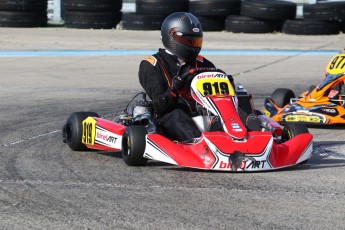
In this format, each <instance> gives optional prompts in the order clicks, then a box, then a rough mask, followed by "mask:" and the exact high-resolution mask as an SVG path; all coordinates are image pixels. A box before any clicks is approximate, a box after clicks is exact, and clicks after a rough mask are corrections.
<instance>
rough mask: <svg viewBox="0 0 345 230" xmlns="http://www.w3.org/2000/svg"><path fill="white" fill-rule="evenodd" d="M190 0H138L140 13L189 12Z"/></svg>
mask: <svg viewBox="0 0 345 230" xmlns="http://www.w3.org/2000/svg"><path fill="white" fill-rule="evenodd" d="M187 11H188V0H174V1H171V0H136V13H138V14H165V15H168V14H171V13H174V12H187Z"/></svg>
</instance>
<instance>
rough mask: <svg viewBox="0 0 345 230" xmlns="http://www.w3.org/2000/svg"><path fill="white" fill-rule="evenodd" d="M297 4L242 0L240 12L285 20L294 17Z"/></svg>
mask: <svg viewBox="0 0 345 230" xmlns="http://www.w3.org/2000/svg"><path fill="white" fill-rule="evenodd" d="M296 9H297V5H296V4H295V3H292V2H285V1H272V0H243V1H242V5H241V14H242V15H245V16H249V17H255V18H260V19H271V20H286V19H294V18H295V17H296Z"/></svg>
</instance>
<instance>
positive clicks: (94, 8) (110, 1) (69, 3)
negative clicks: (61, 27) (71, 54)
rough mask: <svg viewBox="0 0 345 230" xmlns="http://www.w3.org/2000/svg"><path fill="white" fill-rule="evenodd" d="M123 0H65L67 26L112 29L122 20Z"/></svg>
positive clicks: (64, 9)
mask: <svg viewBox="0 0 345 230" xmlns="http://www.w3.org/2000/svg"><path fill="white" fill-rule="evenodd" d="M121 8H122V0H64V1H63V11H64V17H63V19H64V21H65V27H67V28H77V29H112V28H116V26H117V24H118V23H119V22H120V20H121V15H122V13H121Z"/></svg>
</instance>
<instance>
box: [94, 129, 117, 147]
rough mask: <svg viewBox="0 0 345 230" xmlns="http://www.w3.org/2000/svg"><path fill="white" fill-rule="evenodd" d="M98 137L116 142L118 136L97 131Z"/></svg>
mask: <svg viewBox="0 0 345 230" xmlns="http://www.w3.org/2000/svg"><path fill="white" fill-rule="evenodd" d="M97 138H99V139H102V140H104V141H107V142H110V143H114V144H115V142H116V140H117V138H116V137H113V136H110V135H107V134H102V133H101V132H97Z"/></svg>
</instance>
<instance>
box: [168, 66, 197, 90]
mask: <svg viewBox="0 0 345 230" xmlns="http://www.w3.org/2000/svg"><path fill="white" fill-rule="evenodd" d="M192 68H193V67H192V66H191V65H189V64H187V63H185V64H182V65H181V66H180V69H179V70H178V71H177V74H176V76H175V77H173V79H172V80H171V83H172V84H171V90H172V92H173V93H174V94H176V95H177V94H178V91H179V90H181V89H182V88H183V87H184V85H185V82H186V80H187V75H188V74H189V71H190V69H192Z"/></svg>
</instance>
